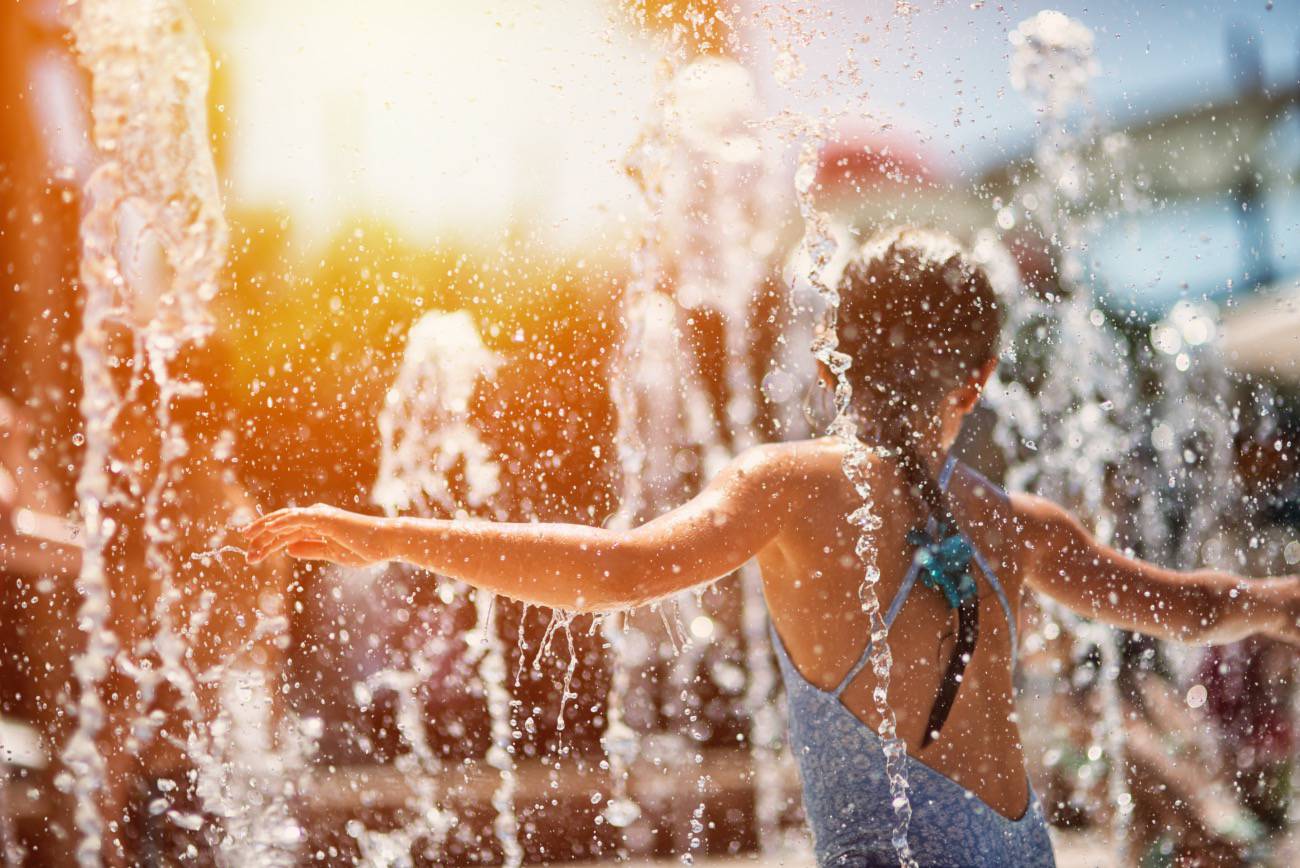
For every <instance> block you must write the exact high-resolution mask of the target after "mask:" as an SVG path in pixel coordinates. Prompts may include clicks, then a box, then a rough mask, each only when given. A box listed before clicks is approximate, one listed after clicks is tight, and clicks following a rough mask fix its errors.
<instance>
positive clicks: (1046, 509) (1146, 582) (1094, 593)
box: [1011, 495, 1300, 644]
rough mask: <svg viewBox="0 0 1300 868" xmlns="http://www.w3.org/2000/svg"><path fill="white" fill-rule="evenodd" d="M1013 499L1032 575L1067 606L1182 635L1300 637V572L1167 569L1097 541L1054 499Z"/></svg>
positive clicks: (1192, 638) (1205, 639)
mask: <svg viewBox="0 0 1300 868" xmlns="http://www.w3.org/2000/svg"><path fill="white" fill-rule="evenodd" d="M1011 503H1012V507H1013V509H1014V510H1015V515H1016V519H1017V520H1018V522H1019V523H1020V538H1021V541H1022V543H1023V545H1024V546H1025V551H1024V553H1023V555H1022V565H1023V567H1024V569H1025V578H1026V581H1028V583H1029V585H1030V586H1031V587H1033V588H1034V589H1035V590H1038V591H1041V592H1042V593H1044V594H1046V595H1048V596H1049V597H1052V598H1053V599H1055V600H1056V601H1058V602H1059V603H1061V604H1062V605H1064V606H1065V607H1066V608H1068V609H1071V610H1073V611H1075V612H1077V613H1079V614H1081V615H1086V616H1087V617H1089V618H1096V619H1097V620H1100V621H1105V622H1106V623H1108V624H1114V625H1115V626H1117V627H1124V628H1126V629H1129V630H1137V631H1138V632H1141V633H1148V634H1150V635H1152V636H1158V637H1160V638H1162V639H1172V640H1175V641H1179V642H1191V643H1204V644H1218V643H1224V642H1234V641H1236V640H1238V639H1242V638H1245V637H1246V636H1249V635H1251V634H1254V633H1264V634H1267V635H1270V636H1273V637H1275V638H1278V639H1283V640H1286V641H1290V642H1297V641H1300V627H1298V626H1297V617H1300V579H1297V578H1295V577H1277V578H1267V579H1247V578H1243V577H1241V576H1236V575H1232V574H1230V573H1220V572H1214V571H1212V570H1197V571H1194V572H1177V571H1175V570H1166V569H1162V568H1160V567H1157V566H1155V565H1153V564H1149V563H1146V562H1145V561H1139V560H1136V559H1134V558H1130V557H1126V556H1125V555H1123V554H1121V553H1120V552H1118V551H1116V550H1115V549H1113V548H1110V547H1109V546H1106V545H1103V544H1102V543H1100V542H1098V541H1097V540H1096V539H1095V538H1093V536H1092V535H1091V534H1089V533H1088V532H1087V531H1086V530H1084V529H1083V526H1082V525H1080V524H1079V522H1078V520H1077V519H1075V518H1074V516H1072V515H1070V514H1069V513H1068V512H1066V511H1065V510H1064V509H1062V508H1061V507H1059V506H1057V505H1056V504H1055V503H1052V502H1051V501H1049V500H1044V499H1043V498H1040V497H1033V496H1030V495H1015V496H1013V497H1012V498H1011Z"/></svg>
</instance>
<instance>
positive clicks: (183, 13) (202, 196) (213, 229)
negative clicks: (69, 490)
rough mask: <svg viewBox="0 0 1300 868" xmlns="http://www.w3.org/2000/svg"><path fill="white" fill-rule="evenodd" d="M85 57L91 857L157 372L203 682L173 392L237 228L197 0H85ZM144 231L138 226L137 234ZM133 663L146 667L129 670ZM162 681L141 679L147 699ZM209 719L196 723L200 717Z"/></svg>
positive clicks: (160, 474) (169, 664) (81, 792)
mask: <svg viewBox="0 0 1300 868" xmlns="http://www.w3.org/2000/svg"><path fill="white" fill-rule="evenodd" d="M66 11H67V19H68V24H69V28H70V30H71V33H72V37H73V45H74V47H75V50H76V55H77V58H78V60H79V61H80V63H81V64H82V66H84V67H85V69H86V70H87V71H88V72H89V74H90V80H91V84H92V87H91V100H90V113H91V117H92V121H93V138H94V144H95V147H96V149H97V150H98V153H99V162H98V165H97V166H96V167H95V169H94V170H93V172H92V174H91V176H90V178H89V179H88V180H87V181H86V184H85V195H84V202H83V209H82V213H83V216H82V221H81V245H82V249H81V270H80V282H81V288H82V291H83V295H84V299H85V303H84V308H83V314H82V320H83V321H82V330H81V333H80V335H79V336H78V338H77V344H76V348H77V355H78V357H79V359H80V361H81V366H82V397H81V412H82V416H83V418H84V420H85V427H84V430H83V434H82V436H83V437H84V440H85V452H84V455H83V459H82V465H81V472H80V475H79V478H78V481H77V498H78V501H79V503H80V508H81V514H82V519H83V522H84V524H85V541H84V542H85V548H84V553H83V557H82V564H81V572H80V575H79V577H78V581H77V587H78V590H79V591H80V593H81V595H82V598H83V601H82V605H81V609H80V611H79V613H78V624H79V626H80V628H81V630H82V631H83V632H84V633H85V634H86V647H85V649H84V650H83V651H82V652H81V653H80V654H78V656H77V658H76V660H75V663H74V671H75V675H76V680H77V685H78V688H79V696H78V700H77V727H76V730H75V732H74V733H73V735H72V736H71V738H70V739H69V740H68V742H67V745H66V747H65V749H64V752H63V757H62V758H63V762H64V765H65V767H66V768H67V770H68V775H67V778H66V779H65V782H66V784H67V785H68V786H70V788H71V792H72V794H73V797H74V798H75V803H76V808H75V810H76V825H77V831H78V833H79V835H80V841H79V843H78V848H77V858H78V861H79V862H80V863H81V864H82V865H86V866H90V865H96V864H99V862H100V859H101V855H102V853H103V848H104V840H103V833H104V822H103V818H102V817H101V816H100V810H99V800H100V798H101V796H102V794H103V792H104V790H105V786H106V780H105V764H104V759H103V757H102V755H101V754H100V751H99V747H98V745H97V738H98V736H99V731H100V728H101V727H102V726H103V724H104V720H105V709H104V706H103V704H102V701H101V699H100V695H99V693H100V685H101V684H102V683H103V681H104V679H105V678H106V677H107V676H108V674H109V671H110V669H111V668H112V667H113V666H114V663H115V660H116V658H117V656H118V655H119V654H120V653H127V654H134V653H136V652H137V649H123V648H120V647H119V643H118V641H117V639H116V637H115V636H114V635H113V633H112V631H111V627H110V625H111V616H112V598H111V594H110V575H111V573H110V568H109V566H108V561H107V557H106V549H107V548H108V546H109V545H110V543H111V542H112V541H113V539H114V538H115V536H116V535H117V534H118V532H119V527H118V525H117V523H116V522H115V521H114V519H113V518H112V517H111V516H110V515H109V512H110V510H111V508H112V506H113V505H115V504H116V503H120V502H121V498H123V497H129V496H130V495H124V494H122V493H121V491H120V490H119V489H118V488H117V486H116V484H115V483H116V479H115V477H116V476H117V475H118V474H119V473H120V471H119V470H118V469H116V468H115V466H114V464H113V462H112V457H111V449H112V445H113V442H114V425H115V423H116V421H117V418H118V416H119V415H120V414H121V413H122V411H123V409H124V407H125V406H126V404H127V402H128V401H130V400H132V398H133V397H134V394H135V391H136V389H137V388H138V385H139V382H140V379H141V378H143V376H144V375H145V371H144V370H142V367H147V371H148V375H149V376H150V377H151V378H152V381H153V384H154V387H155V388H156V390H157V399H156V414H157V416H156V431H157V432H158V434H159V436H160V437H161V440H162V442H161V449H160V458H159V461H158V466H157V467H156V468H154V473H155V475H154V478H153V479H152V481H151V482H150V483H149V484H148V487H147V494H146V495H145V497H144V502H143V504H140V505H139V507H140V508H142V509H143V512H144V516H145V536H146V540H147V544H148V550H147V553H146V559H147V562H148V564H149V567H150V569H151V570H152V572H153V573H154V577H155V581H156V582H157V583H158V586H159V591H160V592H159V594H158V607H157V608H158V611H157V612H156V615H157V616H158V618H159V632H158V636H157V637H156V643H155V647H156V650H157V651H158V657H159V662H160V663H161V664H162V665H161V673H162V676H161V677H162V678H163V679H165V680H167V681H169V682H172V683H184V682H187V681H188V680H189V675H188V673H187V672H186V671H185V670H184V669H183V667H181V666H180V665H179V663H178V658H177V656H176V655H172V654H168V653H166V650H165V649H166V647H167V646H168V645H169V644H170V645H173V646H174V645H175V644H177V643H178V642H179V641H180V639H179V637H178V636H177V635H176V632H175V625H174V623H173V619H172V607H173V604H174V602H175V599H176V591H175V587H174V583H173V581H172V567H171V559H170V558H169V557H168V556H167V552H166V547H167V546H168V544H169V543H171V542H172V541H173V539H174V537H173V531H172V528H171V527H169V524H168V520H167V519H165V518H163V517H162V515H161V502H162V497H163V495H164V493H165V492H166V490H167V488H168V485H169V484H170V480H171V475H170V468H171V465H172V464H173V463H174V462H175V461H176V460H177V459H179V458H181V457H182V456H183V455H184V454H185V452H186V448H187V447H186V444H185V441H184V440H183V438H182V437H181V436H180V434H179V433H178V429H177V427H176V426H175V425H174V424H173V421H172V416H171V412H172V405H173V402H174V401H175V400H176V399H177V398H180V397H183V396H188V395H194V394H196V393H197V392H198V391H199V390H200V388H201V387H200V386H198V385H197V384H195V383H192V382H188V381H185V380H184V379H178V378H176V377H174V376H173V375H172V372H171V367H172V365H173V363H174V362H175V360H176V358H177V355H178V353H179V352H180V351H181V349H182V348H183V347H185V346H186V345H187V344H191V343H194V342H200V341H202V340H203V338H204V337H205V336H206V334H207V333H208V330H209V328H210V324H209V320H208V316H207V310H206V306H207V303H208V302H209V301H210V300H211V299H212V297H213V296H214V295H215V293H216V289H217V279H218V273H219V270H220V268H221V266H222V263H223V261H224V252H225V244H226V224H225V220H224V217H223V215H222V209H221V201H220V196H219V193H218V186H217V177H216V171H215V168H214V166H213V162H212V155H211V151H210V147H209V143H208V126H207V101H206V100H207V90H208V55H207V51H206V50H205V48H204V46H203V43H202V40H201V38H200V36H199V34H198V32H197V29H196V27H195V25H194V22H193V20H192V19H191V17H190V14H189V11H188V10H187V9H186V7H185V4H184V3H181V2H179V0H79V2H77V3H75V4H69V6H68V7H67V10H66ZM132 226H135V227H137V231H136V233H135V234H134V236H131V235H128V234H126V233H127V231H129V227H132ZM150 245H152V246H153V249H156V250H157V252H158V255H159V256H160V257H161V260H162V263H163V265H164V267H165V270H166V277H165V279H163V280H162V281H159V284H158V285H155V286H150V285H148V283H147V281H146V280H144V279H143V277H142V275H141V274H139V273H138V272H134V273H133V271H132V269H130V268H129V267H124V265H123V263H122V262H121V261H120V260H119V250H120V249H122V248H123V247H131V246H135V247H136V249H140V248H145V249H148V248H149V247H150ZM123 333H125V334H126V335H128V336H129V338H130V340H131V342H132V344H133V345H134V348H135V364H134V365H133V366H131V377H132V383H131V384H130V385H129V386H128V387H126V388H123V387H122V386H121V385H120V384H119V382H118V380H119V377H118V376H117V375H116V373H115V369H116V368H117V367H118V365H117V359H116V358H115V357H114V348H113V347H114V340H115V338H116V337H117V336H119V335H121V334H123ZM123 668H124V670H125V671H127V672H132V671H135V672H140V671H143V669H141V668H140V667H130V666H124V667H123ZM152 686H153V685H152V683H148V682H146V683H142V684H141V688H142V695H144V696H145V697H148V696H149V695H150V693H151V690H152ZM195 723H197V721H195Z"/></svg>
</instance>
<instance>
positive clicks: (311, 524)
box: [248, 514, 324, 551]
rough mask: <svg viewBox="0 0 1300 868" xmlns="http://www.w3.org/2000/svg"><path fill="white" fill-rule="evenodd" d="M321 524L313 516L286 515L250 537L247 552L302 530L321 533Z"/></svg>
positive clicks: (322, 529)
mask: <svg viewBox="0 0 1300 868" xmlns="http://www.w3.org/2000/svg"><path fill="white" fill-rule="evenodd" d="M322 524H323V523H322V522H321V521H319V520H318V519H317V517H315V516H311V515H300V514H294V515H286V516H284V517H283V518H281V519H280V520H279V521H277V522H275V523H274V524H267V525H264V526H263V527H262V528H260V529H259V530H258V531H257V532H256V533H253V534H252V535H250V537H249V540H248V547H249V550H250V551H251V550H253V549H257V548H262V547H265V546H266V545H267V544H268V543H269V542H271V541H273V540H276V539H278V538H280V537H282V536H284V535H285V534H289V533H297V532H299V531H303V530H311V531H314V532H315V533H318V534H319V533H323V532H324V528H323V527H322V526H321V525H322Z"/></svg>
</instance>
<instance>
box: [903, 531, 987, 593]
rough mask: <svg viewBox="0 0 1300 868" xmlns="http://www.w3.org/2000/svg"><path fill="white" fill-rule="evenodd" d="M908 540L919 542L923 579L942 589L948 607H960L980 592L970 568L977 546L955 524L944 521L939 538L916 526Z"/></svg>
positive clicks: (922, 581) (917, 549)
mask: <svg viewBox="0 0 1300 868" xmlns="http://www.w3.org/2000/svg"><path fill="white" fill-rule="evenodd" d="M907 542H908V544H909V545H913V546H916V555H915V558H916V560H917V562H918V564H919V565H920V579H921V583H922V584H923V585H925V586H926V587H927V588H934V589H935V590H938V591H942V592H943V596H944V598H945V599H947V601H948V606H949V608H952V609H956V608H958V607H960V606H961V604H962V603H964V602H966V601H967V600H969V599H970V598H971V597H973V596H975V594H976V593H978V591H979V588H978V587H976V585H975V577H974V576H972V575H971V570H970V567H971V560H972V559H973V558H974V557H975V548H974V547H973V546H972V545H971V544H970V540H968V539H966V537H965V536H963V535H962V534H961V532H960V531H958V530H957V529H956V528H953V527H951V526H949V525H947V524H941V525H940V526H939V538H938V539H935V538H934V537H933V536H931V535H930V534H929V533H927V532H926V531H925V529H924V528H917V529H916V530H913V531H909V532H908V534H907Z"/></svg>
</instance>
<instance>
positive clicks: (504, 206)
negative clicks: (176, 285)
mask: <svg viewBox="0 0 1300 868" xmlns="http://www.w3.org/2000/svg"><path fill="white" fill-rule="evenodd" d="M216 19H217V22H218V23H217V24H216V26H215V27H213V28H212V29H211V31H210V38H211V41H212V43H213V49H214V50H213V54H214V58H215V60H216V61H217V62H219V63H220V64H221V65H222V66H223V67H225V68H226V70H227V74H228V75H229V77H230V92H229V97H230V105H229V106H226V107H225V111H228V112H231V117H230V123H231V134H230V135H231V141H230V143H229V147H230V166H229V180H230V184H231V192H232V197H233V199H234V200H235V201H236V202H238V203H239V204H240V205H244V206H254V207H256V206H272V207H276V208H283V209H287V210H289V211H290V212H291V213H292V214H293V216H294V220H295V225H296V226H297V227H298V228H299V229H301V230H304V231H306V232H308V233H310V234H312V235H327V234H329V233H330V232H331V231H332V230H334V229H336V228H337V227H338V225H339V224H340V223H341V222H343V221H344V220H345V219H348V218H353V217H356V216H358V215H372V216H375V217H379V218H381V219H383V220H386V221H390V222H393V223H396V224H397V225H400V226H401V227H403V229H405V230H407V231H409V232H410V233H411V234H412V235H413V236H414V237H417V238H426V239H427V238H429V237H431V236H434V235H438V234H442V235H452V236H461V237H469V238H471V239H472V238H475V237H479V238H481V237H483V236H484V235H485V234H486V235H489V236H490V235H492V234H493V233H495V232H499V231H500V230H501V229H502V228H503V227H505V226H507V225H509V224H513V223H517V222H520V221H524V222H527V223H528V224H529V225H530V226H531V227H532V228H533V229H534V230H535V231H537V232H538V233H539V234H542V235H544V236H545V235H549V236H550V237H551V238H553V239H554V240H555V241H556V242H557V243H559V244H560V245H561V246H570V245H574V244H576V242H578V241H589V240H591V239H592V238H593V237H598V236H601V235H605V234H607V233H608V232H609V230H611V228H612V229H613V231H614V232H616V233H617V232H618V231H619V229H618V221H619V220H620V219H623V218H625V216H626V213H627V212H628V211H629V210H631V208H632V207H633V201H634V190H633V188H632V185H631V184H630V183H628V181H627V180H626V179H625V178H624V173H623V170H622V168H621V165H620V163H621V161H622V159H623V156H624V154H625V153H626V151H627V149H628V145H629V143H630V142H631V141H632V140H633V139H634V138H635V136H636V131H637V124H638V119H637V115H636V113H634V112H629V111H628V110H627V109H628V107H629V106H638V107H640V106H645V105H647V104H648V102H649V101H650V98H651V83H652V77H653V73H654V63H653V54H652V52H651V50H650V46H649V45H648V42H647V40H646V39H645V38H644V37H639V36H636V35H634V34H633V33H632V31H631V30H630V29H629V28H628V27H626V26H625V25H624V24H623V23H622V22H621V20H620V19H621V14H620V12H619V10H618V8H617V7H616V6H615V5H614V4H610V3H604V2H600V0H573V2H565V3H562V4H554V5H551V4H546V3H522V2H506V3H492V4H481V3H419V2H402V0H374V2H366V3H356V2H350V0H324V2H321V0H290V2H274V3H260V2H241V0H234V2H231V3H229V4H228V5H225V6H223V7H222V8H220V9H219V15H218V16H216ZM611 223H612V224H613V226H612V227H611V225H610V224H611Z"/></svg>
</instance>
